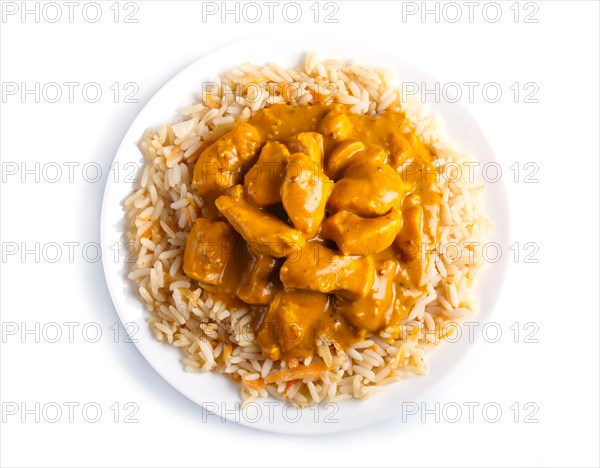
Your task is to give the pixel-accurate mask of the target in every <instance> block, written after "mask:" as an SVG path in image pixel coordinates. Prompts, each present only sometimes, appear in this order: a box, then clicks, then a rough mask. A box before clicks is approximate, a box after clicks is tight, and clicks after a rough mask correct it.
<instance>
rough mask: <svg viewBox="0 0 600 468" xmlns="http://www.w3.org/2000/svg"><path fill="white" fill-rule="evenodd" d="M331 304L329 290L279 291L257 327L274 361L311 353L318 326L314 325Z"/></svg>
mask: <svg viewBox="0 0 600 468" xmlns="http://www.w3.org/2000/svg"><path fill="white" fill-rule="evenodd" d="M328 304H329V298H328V297H327V295H326V294H321V293H316V292H310V291H288V290H282V291H279V292H278V293H277V294H276V295H275V298H274V299H273V301H272V302H271V304H270V306H269V309H268V311H267V313H266V314H265V316H264V318H263V320H262V323H261V324H260V326H259V327H258V330H257V341H258V344H259V345H260V347H261V349H262V350H263V353H264V355H265V356H267V357H268V358H269V359H272V360H273V361H275V360H278V359H281V358H282V357H283V356H282V355H285V357H286V358H287V360H288V361H293V360H296V361H297V360H299V359H303V358H305V357H308V356H311V355H312V354H313V350H314V347H315V341H316V340H317V337H318V336H317V334H318V330H316V329H315V328H318V327H315V326H314V325H315V324H316V323H317V322H318V320H319V318H320V317H322V316H323V314H325V312H326V310H327V307H328Z"/></svg>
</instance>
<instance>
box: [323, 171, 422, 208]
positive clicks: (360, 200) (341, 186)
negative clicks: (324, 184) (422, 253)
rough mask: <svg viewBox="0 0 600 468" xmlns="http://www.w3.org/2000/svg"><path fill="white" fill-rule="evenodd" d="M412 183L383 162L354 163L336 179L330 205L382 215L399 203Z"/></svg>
mask: <svg viewBox="0 0 600 468" xmlns="http://www.w3.org/2000/svg"><path fill="white" fill-rule="evenodd" d="M409 189H410V185H409V184H408V183H406V182H404V181H403V180H402V178H401V177H400V175H399V174H398V173H397V172H396V171H395V170H394V169H392V168H391V167H390V166H388V165H387V164H384V163H375V162H359V163H356V164H351V165H350V166H349V167H348V168H347V169H346V171H345V172H344V176H343V177H342V178H341V179H340V180H339V181H337V182H336V183H335V186H334V188H333V191H332V193H331V196H330V197H329V201H328V202H327V208H328V210H329V211H330V212H332V213H337V212H338V211H342V210H345V211H350V212H352V213H354V214H357V215H359V216H381V215H384V214H386V213H388V212H389V211H390V210H391V209H392V208H394V207H397V206H399V205H400V202H401V201H402V198H403V197H404V195H405V194H406V192H408V190H409Z"/></svg>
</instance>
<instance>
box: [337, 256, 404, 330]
mask: <svg viewBox="0 0 600 468" xmlns="http://www.w3.org/2000/svg"><path fill="white" fill-rule="evenodd" d="M397 267H398V263H397V262H396V261H394V260H387V261H385V262H383V263H381V264H379V265H377V268H376V269H375V279H374V281H373V287H372V288H371V291H369V294H367V296H366V297H364V298H362V299H360V300H359V301H354V302H352V301H344V300H339V299H338V300H336V302H335V308H336V310H337V311H338V312H340V314H341V315H342V316H343V317H344V318H345V319H346V320H348V321H349V322H350V323H351V324H352V325H354V326H355V327H356V328H358V329H360V330H367V331H370V332H377V331H380V330H382V329H383V328H385V327H386V326H387V324H388V320H389V318H390V317H391V314H392V312H393V305H394V297H395V290H394V275H395V274H396V270H397Z"/></svg>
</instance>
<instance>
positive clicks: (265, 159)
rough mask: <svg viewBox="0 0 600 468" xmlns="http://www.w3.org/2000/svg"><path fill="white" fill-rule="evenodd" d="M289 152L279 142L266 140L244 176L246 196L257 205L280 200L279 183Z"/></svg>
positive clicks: (271, 203)
mask: <svg viewBox="0 0 600 468" xmlns="http://www.w3.org/2000/svg"><path fill="white" fill-rule="evenodd" d="M289 157H290V152H289V151H288V149H287V148H286V147H285V146H284V145H282V144H281V143H277V142H276V141H268V142H267V143H266V144H265V146H263V148H262V150H261V152H260V156H259V157H258V161H256V164H254V166H252V167H251V168H250V170H249V171H248V172H247V173H246V175H245V177H244V193H245V195H246V198H247V199H248V200H250V201H252V202H253V203H254V204H255V205H258V206H267V205H274V204H275V203H279V202H280V201H281V183H282V182H283V176H284V172H285V165H286V161H287V159H288V158H289Z"/></svg>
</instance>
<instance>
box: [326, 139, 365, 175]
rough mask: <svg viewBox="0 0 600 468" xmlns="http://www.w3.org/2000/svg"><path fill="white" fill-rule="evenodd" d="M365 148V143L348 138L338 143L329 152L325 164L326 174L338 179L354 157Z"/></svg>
mask: <svg viewBox="0 0 600 468" xmlns="http://www.w3.org/2000/svg"><path fill="white" fill-rule="evenodd" d="M364 149H365V145H364V144H363V143H362V142H361V141H358V140H346V141H342V142H341V143H340V144H339V145H337V146H336V147H335V148H334V149H333V150H332V151H331V153H330V154H329V157H328V158H327V163H326V164H325V168H324V169H325V174H327V176H328V177H331V178H332V179H337V178H338V177H339V176H340V175H341V174H342V173H343V172H344V169H345V168H346V167H347V166H348V164H349V163H350V161H351V160H352V158H353V157H354V156H355V155H356V153H359V152H361V151H363V150H364Z"/></svg>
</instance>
